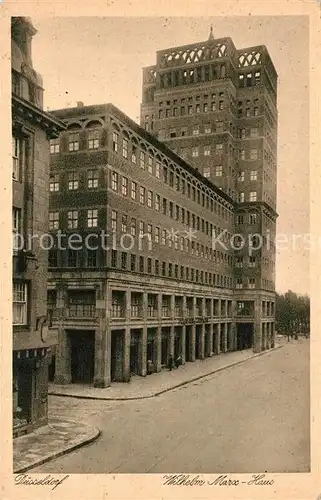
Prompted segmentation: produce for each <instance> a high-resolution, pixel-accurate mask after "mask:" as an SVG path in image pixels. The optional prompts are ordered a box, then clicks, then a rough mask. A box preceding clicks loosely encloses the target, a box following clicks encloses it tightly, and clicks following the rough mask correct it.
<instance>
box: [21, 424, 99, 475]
mask: <svg viewBox="0 0 321 500" xmlns="http://www.w3.org/2000/svg"><path fill="white" fill-rule="evenodd" d="M100 434H101V431H100V430H99V429H97V428H96V427H93V426H90V425H87V424H83V423H81V422H78V421H74V420H66V419H62V418H52V419H50V420H49V422H48V425H47V426H46V427H45V428H40V429H38V430H36V431H35V432H33V433H31V434H28V435H26V436H22V437H19V438H16V439H15V440H14V442H13V472H14V473H15V474H16V473H21V472H26V471H28V470H30V469H32V468H34V467H36V466H40V465H42V464H44V463H46V462H48V461H50V460H53V459H54V458H58V457H60V456H62V455H64V454H66V453H70V452H71V451H74V450H76V449H77V448H80V447H82V446H85V445H87V444H90V443H92V442H93V441H95V440H96V439H98V438H99V436H100Z"/></svg>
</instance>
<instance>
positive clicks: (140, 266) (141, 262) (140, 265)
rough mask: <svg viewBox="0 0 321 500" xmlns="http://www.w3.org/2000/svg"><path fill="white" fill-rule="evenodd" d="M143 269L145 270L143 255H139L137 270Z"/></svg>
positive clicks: (142, 270) (141, 270)
mask: <svg viewBox="0 0 321 500" xmlns="http://www.w3.org/2000/svg"><path fill="white" fill-rule="evenodd" d="M144 270H145V267H144V257H142V256H140V257H139V272H140V273H143V272H144Z"/></svg>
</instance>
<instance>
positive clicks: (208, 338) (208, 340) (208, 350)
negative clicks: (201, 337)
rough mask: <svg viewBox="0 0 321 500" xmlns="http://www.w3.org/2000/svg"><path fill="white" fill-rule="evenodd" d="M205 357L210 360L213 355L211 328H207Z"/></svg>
mask: <svg viewBox="0 0 321 500" xmlns="http://www.w3.org/2000/svg"><path fill="white" fill-rule="evenodd" d="M204 355H205V357H206V358H208V357H209V356H210V355H211V332H210V327H208V326H206V327H205V345H204Z"/></svg>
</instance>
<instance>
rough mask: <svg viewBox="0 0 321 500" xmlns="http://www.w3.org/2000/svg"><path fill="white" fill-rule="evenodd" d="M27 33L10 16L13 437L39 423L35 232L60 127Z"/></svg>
mask: <svg viewBox="0 0 321 500" xmlns="http://www.w3.org/2000/svg"><path fill="white" fill-rule="evenodd" d="M35 33H36V30H35V28H34V27H33V25H32V23H31V21H30V20H29V19H27V18H24V17H18V18H12V25H11V39H12V162H13V165H12V167H13V171H12V204H13V207H12V223H13V228H12V230H13V237H14V238H13V311H12V322H13V432H14V436H17V435H19V434H23V433H27V432H30V431H32V430H33V429H34V428H36V427H38V426H40V425H44V424H46V422H47V395H48V353H49V351H50V348H51V347H52V345H53V343H54V338H53V337H52V335H51V332H50V331H49V330H48V327H47V325H46V318H47V302H46V293H47V279H48V277H47V262H48V255H47V252H46V251H45V250H43V249H42V248H41V247H40V238H41V236H42V235H44V234H45V233H47V231H48V203H49V195H48V188H47V186H48V181H49V139H50V138H52V137H57V136H58V135H59V132H60V131H61V130H63V128H64V125H63V124H62V123H61V122H59V120H57V119H56V118H53V117H52V116H50V115H49V114H48V113H45V112H44V111H43V109H42V108H43V104H42V103H43V88H42V79H41V77H40V75H39V74H38V73H36V71H35V70H34V69H33V67H32V57H31V43H32V37H33V36H34V35H35ZM32 235H34V236H36V237H35V238H34V239H29V237H31V236H32ZM22 239H23V241H24V244H23V242H22Z"/></svg>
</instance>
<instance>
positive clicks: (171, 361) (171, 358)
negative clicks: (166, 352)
mask: <svg viewBox="0 0 321 500" xmlns="http://www.w3.org/2000/svg"><path fill="white" fill-rule="evenodd" d="M173 365H174V358H173V356H172V355H170V356H169V358H168V368H169V371H170V372H171V371H172V369H173Z"/></svg>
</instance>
